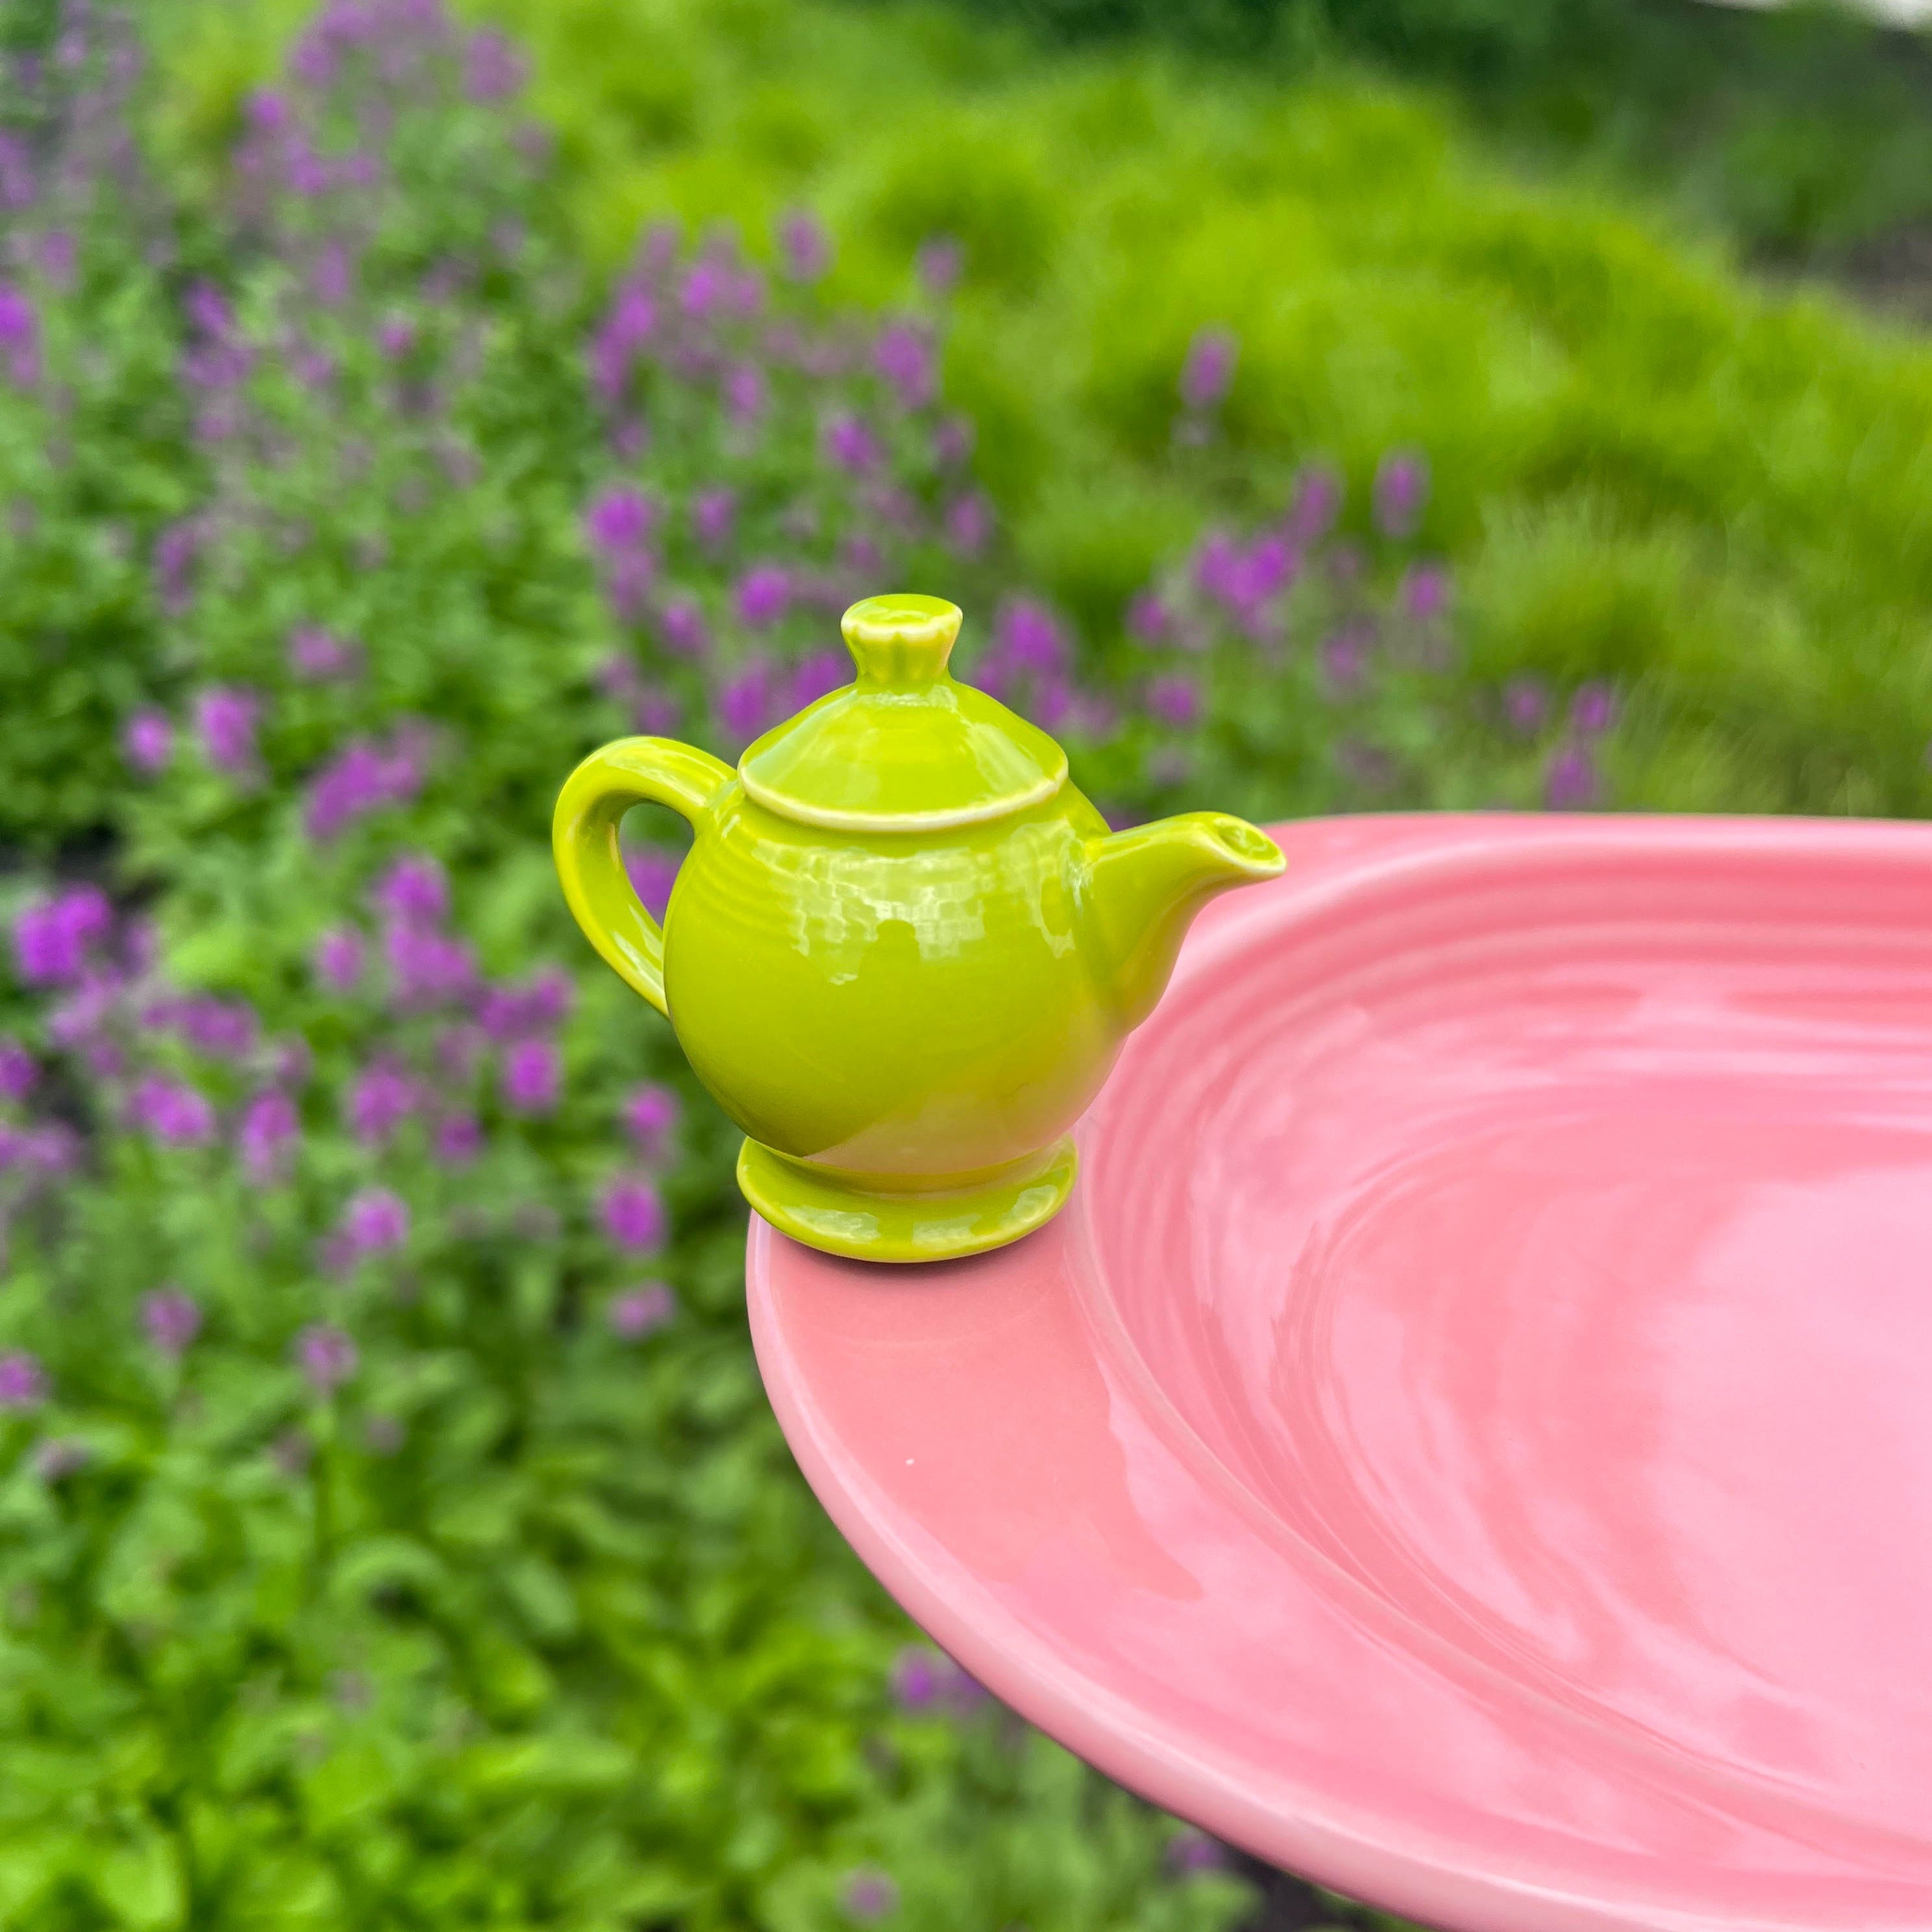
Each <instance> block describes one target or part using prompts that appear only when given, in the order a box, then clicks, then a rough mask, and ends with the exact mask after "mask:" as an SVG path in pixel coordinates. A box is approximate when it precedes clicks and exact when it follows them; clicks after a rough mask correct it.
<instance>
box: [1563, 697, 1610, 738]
mask: <svg viewBox="0 0 1932 1932" xmlns="http://www.w3.org/2000/svg"><path fill="white" fill-rule="evenodd" d="M1616 717H1617V698H1616V692H1615V691H1613V690H1612V689H1611V688H1610V686H1609V685H1607V684H1585V685H1579V686H1578V687H1577V694H1576V696H1575V697H1573V698H1572V699H1571V700H1570V722H1571V726H1572V727H1573V728H1574V730H1575V731H1576V733H1577V736H1579V737H1580V738H1601V736H1603V735H1604V733H1605V732H1606V731H1607V730H1609V729H1610V727H1611V726H1612V725H1613V724H1615V723H1616Z"/></svg>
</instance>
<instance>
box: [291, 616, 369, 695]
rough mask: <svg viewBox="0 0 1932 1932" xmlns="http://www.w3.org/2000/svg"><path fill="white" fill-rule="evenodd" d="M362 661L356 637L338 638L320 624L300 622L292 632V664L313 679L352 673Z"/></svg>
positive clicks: (294, 670) (346, 675)
mask: <svg viewBox="0 0 1932 1932" xmlns="http://www.w3.org/2000/svg"><path fill="white" fill-rule="evenodd" d="M361 665H362V646H361V645H360V644H359V643H357V642H356V640H355V639H354V638H353V637H337V636H335V634H333V633H332V632H331V631H326V630H324V629H323V627H322V626H321V625H320V624H298V625H296V627H295V628H294V629H293V630H292V631H290V633H289V668H290V670H292V671H293V672H294V673H295V674H296V676H298V677H299V678H305V679H308V681H309V682H311V683H321V682H325V681H326V680H327V679H331V678H338V677H348V676H353V674H354V673H355V672H356V670H358V669H359V668H360V667H361Z"/></svg>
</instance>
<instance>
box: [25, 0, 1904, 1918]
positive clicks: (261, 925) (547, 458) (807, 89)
mask: <svg viewBox="0 0 1932 1932" xmlns="http://www.w3.org/2000/svg"><path fill="white" fill-rule="evenodd" d="M0 43H4V44H0V52H4V57H5V74H4V80H0V705H4V710H0V846H4V848H5V871H4V874H0V918H4V922H5V929H6V931H7V934H8V935H10V944H8V945H7V947H5V968H4V971H3V973H0V977H4V988H0V1003H4V1006H5V1011H4V1013H0V1223H4V1230H5V1286H4V1289H0V1927H5V1928H8V1932H12V1928H20V1932H93V1929H94V1928H107V1927H136V1928H146V1932H163V1928H175V1927H181V1928H188V1927H192V1928H194V1932H227V1929H228V1928H236V1932H239V1928H244V1927H246V1928H258V1927H259V1928H280V1927H288V1928H295V1927H318V1928H320V1927H331V1928H334V1927H355V1928H357V1932H390V1928H395V1932H404V1928H409V1932H442V1928H457V1927H464V1928H469V1927H475V1928H479V1932H480V1928H489V1932H525V1928H532V1932H533V1929H534V1928H538V1927H557V1928H570V1929H571V1932H637V1928H644V1927H679V1928H688V1932H726V1928H732V1932H736V1928H747V1932H749V1928H759V1929H760V1932H763V1928H769V1929H770V1932H820V1929H821V1928H831V1927H842V1926H850V1925H867V1924H879V1925H884V1926H889V1927H893V1926H895V1927H905V1928H908V1932H1019V1928H1024V1932H1100V1928H1116V1927H1118V1928H1123V1932H1124V1929H1125V1928H1133V1932H1235V1928H1238V1927H1261V1926H1267V1927H1271V1928H1274V1932H1286V1928H1289V1927H1299V1926H1309V1925H1314V1924H1325V1925H1330V1926H1337V1927H1344V1926H1346V1927H1373V1926H1383V1927H1387V1926H1390V1925H1392V1924H1394V1921H1390V1920H1387V1919H1384V1918H1378V1917H1377V1916H1376V1915H1375V1914H1374V1913H1373V1912H1371V1911H1370V1909H1368V1908H1367V1907H1366V1906H1358V1905H1355V1904H1352V1903H1349V1902H1347V1901H1344V1900H1337V1899H1334V1898H1331V1897H1326V1896H1323V1895H1318V1894H1316V1893H1315V1892H1313V1891H1311V1890H1310V1889H1309V1888H1307V1887H1306V1886H1304V1885H1299V1884H1298V1883H1295V1882H1291V1881H1289V1880H1288V1879H1275V1878H1272V1877H1271V1876H1269V1875H1268V1874H1266V1873H1262V1872H1261V1871H1260V1870H1259V1868H1257V1867H1253V1866H1251V1865H1250V1864H1247V1863H1245V1862H1244V1861H1242V1860H1241V1859H1240V1858H1238V1857H1237V1856H1235V1855H1233V1854H1232V1853H1230V1852H1227V1851H1226V1850H1225V1849H1224V1848H1222V1847H1220V1846H1216V1845H1214V1844H1213V1843H1211V1842H1210V1841H1207V1840H1205V1839H1204V1838H1201V1837H1199V1835H1196V1834H1194V1833H1193V1832H1190V1831H1188V1830H1187V1829H1184V1827H1182V1826H1181V1825H1180V1824H1179V1823H1178V1822H1177V1821H1175V1820H1170V1819H1166V1818H1163V1817H1160V1816H1159V1815H1157V1814H1154V1813H1153V1812H1151V1811H1148V1809H1147V1808H1145V1807H1144V1806H1142V1805H1140V1804H1139V1802H1137V1801H1136V1800H1134V1799H1132V1798H1130V1797H1129V1796H1127V1794H1124V1793H1121V1792H1118V1791H1116V1790H1113V1789H1112V1788H1111V1787H1109V1786H1107V1785H1106V1784H1105V1783H1104V1782H1103V1781H1101V1780H1100V1779H1099V1778H1097V1777H1095V1776H1094V1775H1093V1774H1091V1773H1090V1772H1087V1771H1086V1770H1085V1769H1084V1767H1082V1766H1080V1765H1079V1764H1078V1763H1076V1762H1075V1761H1074V1760H1072V1759H1070V1758H1069V1757H1067V1756H1066V1755H1065V1754H1064V1753H1062V1752H1061V1751H1059V1750H1058V1748H1055V1747H1054V1746H1052V1745H1050V1744H1049V1743H1048V1742H1046V1740H1044V1739H1041V1738H1040V1737H1038V1736H1036V1735H1034V1734H1032V1733H1030V1732H1029V1731H1028V1730H1027V1729H1026V1728H1025V1727H1024V1726H1023V1725H1022V1724H1020V1723H1019V1721H1018V1720H1017V1719H1016V1718H1013V1716H1012V1715H1011V1714H1010V1713H1007V1712H1004V1711H1003V1710H1001V1709H999V1708H998V1706H996V1705H995V1704H994V1703H992V1700H989V1699H988V1698H987V1697H986V1696H985V1694H983V1692H982V1691H980V1689H979V1688H978V1687H977V1685H974V1684H972V1683H971V1681H970V1680H968V1679H965V1677H964V1676H962V1674H961V1673H959V1671H958V1670H956V1668H955V1667H953V1666H952V1665H951V1664H950V1662H949V1661H947V1659H945V1658H944V1657H942V1656H941V1655H939V1654H938V1652H935V1651H933V1650H932V1649H930V1648H929V1646H926V1645H925V1644H924V1643H923V1642H922V1640H921V1639H920V1637H919V1634H918V1633H917V1632H916V1631H913V1630H912V1629H911V1628H910V1627H909V1626H908V1625H907V1624H906V1622H905V1621H904V1619H903V1618H902V1617H901V1616H900V1615H899V1614H898V1613H897V1612H896V1610H895V1609H894V1608H893V1607H892V1606H891V1605H890V1604H889V1603H888V1602H887V1601H886V1600H885V1599H884V1598H883V1595H882V1593H881V1592H880V1591H879V1590H878V1589H877V1588H876V1587H875V1586H874V1585H872V1583H871V1582H870V1580H869V1579H868V1577H866V1576H865V1574H864V1573H863V1572H862V1570H861V1569H860V1568H859V1565H857V1563H856V1560H855V1559H853V1558H852V1557H851V1556H850V1554H849V1553H847V1551H846V1550H845V1549H844V1546H843V1545H842V1544H841V1541H840V1540H839V1539H838V1537H837V1535H835V1532H833V1531H832V1529H830V1527H829V1524H828V1523H826V1520H825V1519H824V1518H823V1515H822V1514H821V1513H820V1511H819V1510H818V1508H817V1505H815V1504H814V1502H813V1501H812V1499H811V1497H810V1496H809V1494H808V1493H807V1492H806V1491H805V1489H804V1487H803V1485H802V1482H801V1481H800V1480H799V1478H798V1476H797V1475H796V1472H795V1470H794V1469H793V1467H792V1466H791V1463H790V1460H789V1458H788V1457H787V1454H786V1452H785V1451H784V1445H783V1444H782V1442H781V1440H780V1439H779V1437H778V1433H777V1431H776V1429H775V1425H774V1424H773V1423H772V1420H771V1418H770V1415H769V1412H768V1411H767V1409H766V1406H765V1404H764V1402H763V1397H762V1394H761V1393H760V1388H759V1386H758V1382H757V1375H756V1372H755V1369H754V1366H753V1363H752V1361H751V1352H750V1349H749V1346H748V1341H747V1339H746V1335H745V1323H744V1317H743V1310H742V1243H743V1232H744V1211H743V1209H742V1206H741V1205H739V1202H738V1199H737V1197H736V1193H735V1191H734V1190H733V1187H732V1186H731V1184H730V1163H731V1160H732V1157H733V1153H734V1151H735V1148H734V1144H733V1138H734V1137H733V1135H732V1134H731V1133H730V1132H729V1131H728V1130H727V1127H726V1126H725V1124H724V1122H723V1121H722V1119H721V1117H720V1116H719V1115H718V1114H717V1113H716V1112H715V1109H713V1108H712V1106H711V1104H710V1103H709V1101H708V1100H707V1099H706V1097H704V1095H703V1094H702V1093H701V1091H699V1090H697V1088H695V1087H694V1085H693V1084H692V1083H691V1081H690V1080H689V1079H688V1076H687V1075H686V1074H685V1071H684V1070H683V1068H682V1064H681V1061H680V1060H679V1056H678V1055H677V1052H676V1049H675V1046H674V1045H673V1043H672V1041H671V1040H670V1035H669V1034H668V1031H667V1030H666V1029H665V1028H663V1027H662V1026H661V1025H659V1024H658V1023H657V1022H656V1021H655V1018H654V1017H653V1016H651V1015H649V1013H646V1011H645V1010H643V1007H641V1005H640V1004H639V1003H638V1002H637V1001H635V1000H634V998H631V995H628V993H627V992H625V990H624V989H622V987H621V986H619V983H617V981H616V980H615V979H614V978H613V977H612V976H610V974H607V972H605V971H603V970H602V969H601V968H599V967H598V966H597V965H595V962H594V961H593V960H592V958H591V956H590V955H589V952H588V949H587V948H586V947H584V946H583V944H581V942H580V941H579V940H578V939H577V937H576V935H575V934H574V930H573V929H571V928H570V926H569V924H568V917H567V915H566V914H565V912H564V910H563V907H562V903H561V900H560V897H559V893H558V892H557V890H556V886H555V883H554V880H553V875H552V874H551V871H550V860H549V855H548V849H547V820H548V814H549V809H550V803H551V801H552V799H553V797H554V795H555V793H556V788H557V787H558V785H559V782H560V781H561V780H562V777H563V775H564V774H565V772H567V771H568V769H569V768H570V767H571V765H572V764H573V763H574V762H575V760H577V758H578V757H580V756H581V755H582V754H583V752H584V751H587V750H588V749H589V748H591V747H592V746H593V745H595V744H597V743H599V742H602V741H603V740H604V739H607V738H610V737H613V736H618V735H620V734H621V733H624V732H625V731H628V730H647V731H654V732H655V731H661V732H672V733H679V734H681V735H684V736H689V737H692V738H694V739H697V740H698V741H700V742H703V743H704V744H706V745H708V746H709V747H710V748H712V749H713V750H715V751H718V752H719V753H721V754H724V755H727V756H731V755H735V754H736V751H738V750H739V748H741V747H742V745H744V744H745V742H748V739H750V738H751V737H752V736H754V735H756V733H757V732H759V731H760V730H763V728H765V727H766V726H767V725H768V724H770V723H772V722H773V721H775V720H776V719H778V718H780V717H781V716H784V715H787V713H788V712H790V711H791V710H793V709H796V707H797V706H799V705H800V704H802V703H804V702H805V701H806V700H808V699H809V698H810V697H813V696H815V695H817V694H819V693H820V692H822V691H824V690H826V689H827V688H829V687H830V686H831V685H833V684H835V683H836V682H840V681H842V677H843V672H842V670H841V652H840V650H839V649H838V633H837V616H838V612H839V611H840V610H841V609H842V607H844V604H847V602H849V601H852V600H853V598H856V597H857V596H859V595H863V594H865V593H868V592H874V591H877V590H880V589H898V588H908V589H921V590H927V591H932V592H938V593H941V594H943V595H947V596H950V597H952V598H955V599H956V601H959V603H960V604H962V605H963V606H964V607H965V610H966V611H967V613H968V628H967V631H966V633H965V637H964V639H963V640H962V648H961V651H960V655H959V667H960V668H961V670H962V673H963V674H964V675H965V676H968V677H969V678H971V679H974V681H975V682H980V683H982V684H984V685H986V686H988V687H989V688H992V689H994V690H995V691H998V692H999V693H1000V694H1001V695H1003V696H1004V697H1006V698H1007V700H1008V701H1009V702H1011V703H1014V704H1016V706H1019V708H1021V709H1024V710H1025V711H1027V712H1028V713H1029V714H1030V715H1032V716H1034V718H1037V719H1038V720H1039V721H1040V722H1042V723H1043V724H1046V726H1047V727H1049V728H1050V729H1052V730H1054V731H1055V733H1057V734H1058V735H1060V736H1062V737H1063V738H1064V739H1065V740H1066V742H1067V743H1068V745H1069V746H1070V751H1071V754H1072V756H1073V760H1074V766H1075V770H1076V776H1077V778H1079V781H1080V782H1081V783H1082V784H1083V785H1084V786H1085V788H1086V789H1087V790H1088V791H1089V793H1091V795H1092V796H1094V798H1095V799H1096V800H1097V802H1099V803H1100V804H1101V805H1103V808H1105V809H1106V811H1108V812H1109V814H1110V816H1112V817H1113V818H1114V819H1115V820H1116V822H1118V823H1127V822H1130V821H1131V820H1133V819H1136V818H1137V817H1145V816H1151V815H1153V814H1156V813H1158V812H1161V811H1169V810H1172V809H1177V808H1185V807H1187V806H1191V805H1207V804H1212V805H1217V806H1220V807H1223V808H1228V809H1231V810H1235V811H1241V812H1243V813H1245V814H1248V815H1250V816H1251V817H1259V818H1264V819H1265V818H1269V817H1284V816H1290V815H1296V814H1305V813H1312V812H1328V811H1346V810H1376V809H1385V808H1410V807H1451V806H1462V807H1495V808H1549V809H1555V810H1589V809H1602V808H1645V809H1663V810H1679V809H1684V810H1691V809H1694V810H1711V811H1811V812H1824V813H1860V814H1885V815H1918V814H1922V813H1923V812H1924V811H1927V809H1928V808H1932V769H1928V765H1927V740H1928V736H1932V647H1928V646H1932V352H1928V350H1927V346H1926V343H1925V340H1924V333H1923V323H1924V320H1925V319H1926V318H1927V317H1932V49H1928V47H1927V46H1926V45H1925V44H1924V43H1922V42H1921V40H1918V39H1917V38H1915V37H1913V36H1912V35H1910V34H1906V33H1904V32H1902V31H1888V30H1881V29H1879V28H1877V27H1876V26H1872V25H1870V24H1869V23H1864V22H1862V21H1861V20H1858V19H1856V18H1855V17H1852V16H1849V15H1845V14H1839V13H1832V12H1829V11H1817V10H1803V9H1799V10H1785V11H1783V12H1779V13H1745V12H1731V11H1727V10H1719V9H1717V8H1715V7H1706V6H1703V5H1698V4H1696V0H1670V4H1666V0H1195V3H1194V4H1190V5H1187V6H1185V7H1182V6H1179V5H1174V4H1171V0H947V4H935V5H926V6H922V7H907V6H904V5H901V4H898V0H493V3H492V4H481V0H478V4H476V5H469V4H464V5H460V6H458V7H455V10H450V9H449V7H446V6H445V5H442V4H440V0H326V4H323V5H320V7H317V6H314V5H308V4H303V5H296V4H293V0H248V4H243V0H144V4H142V5H140V6H139V7H138V8H134V9H117V8H115V7H111V6H110V5H106V4H104V0H8V4H7V5H6V7H5V10H4V11H0ZM648 818H649V814H642V815H640V819H639V820H638V822H637V824H636V826H635V828H634V830H635V841H634V844H633V846H632V847H631V865H632V870H633V874H634V877H635V878H636V880H637V883H638V886H639V889H640V892H641V893H642V894H643V895H644V896H645V897H646V898H648V899H650V900H652V901H654V902H655V903H656V904H660V905H661V904H662V903H663V901H664V898H665V896H666V895H667V893H668V892H669V889H670V884H671V881H672V880H673V877H674V874H675V870H676V862H677V854H678V845H677V841H676V829H675V827H674V826H673V825H672V824H671V823H670V822H669V821H668V820H666V821H665V822H663V823H656V822H646V820H648ZM627 836H628V830H627Z"/></svg>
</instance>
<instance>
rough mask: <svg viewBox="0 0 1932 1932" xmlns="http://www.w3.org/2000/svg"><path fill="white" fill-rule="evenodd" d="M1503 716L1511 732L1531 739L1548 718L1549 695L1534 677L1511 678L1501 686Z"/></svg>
mask: <svg viewBox="0 0 1932 1932" xmlns="http://www.w3.org/2000/svg"><path fill="white" fill-rule="evenodd" d="M1503 715H1504V716H1505V717H1506V718H1508V720H1509V722H1510V726H1511V729H1512V730H1515V731H1517V732H1520V733H1521V734H1522V735H1523V736H1524V737H1526V738H1533V737H1535V735H1536V734H1537V733H1538V732H1539V731H1541V730H1542V729H1543V727H1544V724H1545V723H1546V722H1547V720H1548V718H1549V716H1550V693H1549V692H1548V691H1547V689H1546V688H1544V684H1543V681H1542V679H1540V678H1535V677H1513V678H1511V679H1510V681H1509V682H1508V684H1506V685H1504V686H1503Z"/></svg>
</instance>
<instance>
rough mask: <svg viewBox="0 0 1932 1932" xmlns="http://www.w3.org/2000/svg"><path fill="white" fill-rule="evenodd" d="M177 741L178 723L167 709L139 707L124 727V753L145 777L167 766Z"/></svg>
mask: <svg viewBox="0 0 1932 1932" xmlns="http://www.w3.org/2000/svg"><path fill="white" fill-rule="evenodd" d="M174 744H175V730H174V727H173V726H172V724H169V721H168V719H167V715H166V712H160V711H137V712H135V713H134V714H133V716H132V717H130V718H129V719H128V720H127V723H126V724H124V726H123V727H121V754H122V755H123V756H124V757H125V758H126V759H127V763H129V765H130V766H132V767H133V769H135V770H136V771H137V772H139V773H140V774H141V775H142V777H143V778H152V777H153V776H154V775H155V773H156V772H161V771H165V770H166V769H167V763H168V760H169V758H170V757H172V755H173V754H174Z"/></svg>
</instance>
